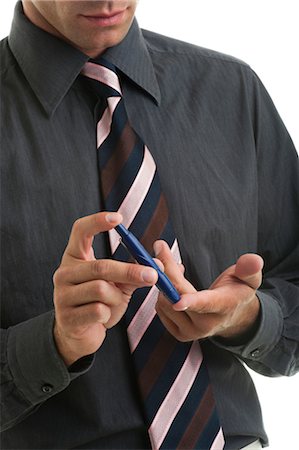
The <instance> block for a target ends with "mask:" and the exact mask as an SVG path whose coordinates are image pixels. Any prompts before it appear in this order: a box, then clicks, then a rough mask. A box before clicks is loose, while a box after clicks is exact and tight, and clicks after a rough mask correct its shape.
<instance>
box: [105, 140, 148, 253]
mask: <svg viewBox="0 0 299 450" xmlns="http://www.w3.org/2000/svg"><path fill="white" fill-rule="evenodd" d="M155 171H156V164H155V162H154V160H153V157H152V155H151V154H150V152H149V150H148V149H147V147H145V153H144V159H143V162H142V165H141V167H140V170H139V172H138V174H137V176H136V178H135V180H134V182H133V184H132V186H131V188H130V190H129V191H128V193H127V195H126V198H125V199H124V201H123V202H122V204H121V206H120V208H119V210H118V212H120V213H121V214H122V215H123V222H122V223H123V225H124V226H125V227H127V228H128V227H129V226H130V225H131V223H132V222H133V220H134V218H135V216H136V214H137V212H138V211H139V209H140V207H141V205H142V203H143V201H144V199H145V197H146V195H147V193H148V190H149V188H150V185H151V183H152V180H153V178H154V175H155ZM109 237H110V245H111V252H112V254H114V253H115V251H116V249H117V247H118V245H119V235H118V234H117V232H116V231H115V230H114V229H113V230H110V231H109Z"/></svg>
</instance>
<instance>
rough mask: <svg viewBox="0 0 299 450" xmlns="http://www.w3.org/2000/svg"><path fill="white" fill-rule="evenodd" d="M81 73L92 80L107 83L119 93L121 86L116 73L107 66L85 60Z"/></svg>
mask: <svg viewBox="0 0 299 450" xmlns="http://www.w3.org/2000/svg"><path fill="white" fill-rule="evenodd" d="M81 73H82V74H83V75H85V76H86V77H89V78H92V79H93V80H97V81H100V82H101V83H104V84H107V86H110V87H112V88H113V89H115V90H116V91H117V92H119V93H120V94H121V87H120V84H119V79H118V76H117V74H116V73H115V72H113V71H112V70H110V69H107V67H104V66H101V65H99V64H94V63H91V62H87V63H86V64H85V65H84V67H83V70H82V72H81Z"/></svg>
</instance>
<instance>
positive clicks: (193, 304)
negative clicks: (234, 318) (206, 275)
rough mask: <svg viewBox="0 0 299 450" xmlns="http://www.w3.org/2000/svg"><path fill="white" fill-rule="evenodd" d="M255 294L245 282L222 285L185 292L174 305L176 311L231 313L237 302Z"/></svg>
mask: <svg viewBox="0 0 299 450" xmlns="http://www.w3.org/2000/svg"><path fill="white" fill-rule="evenodd" d="M252 296H253V290H252V288H251V287H249V286H248V285H246V284H245V283H244V284H242V283H236V284H235V285H233V284H229V285H227V286H221V287H218V288H216V289H207V290H203V291H198V292H195V293H191V294H184V295H182V297H181V300H180V301H179V302H178V303H176V304H174V305H173V309H174V310H175V311H187V312H188V313H191V312H195V313H199V314H220V315H224V314H229V313H230V311H231V310H232V308H233V307H234V305H235V304H236V303H238V302H239V301H240V299H243V301H244V302H245V301H246V300H247V299H249V298H251V297H252Z"/></svg>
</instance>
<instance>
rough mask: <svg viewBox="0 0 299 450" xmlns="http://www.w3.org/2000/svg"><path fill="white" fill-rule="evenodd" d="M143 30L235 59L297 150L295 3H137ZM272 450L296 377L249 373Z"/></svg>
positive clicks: (292, 414) (287, 441) (296, 396)
mask: <svg viewBox="0 0 299 450" xmlns="http://www.w3.org/2000/svg"><path fill="white" fill-rule="evenodd" d="M13 8H14V0H0V38H3V37H5V36H6V35H7V34H8V33H9V29H10V22H11V18H12V14H13ZM137 18H138V21H139V24H140V26H141V27H143V28H147V29H150V30H152V31H156V32H158V33H161V34H166V35H169V36H172V37H175V38H177V39H181V40H185V41H189V42H192V43H194V44H197V45H200V46H203V47H208V48H212V49H214V50H218V51H221V52H223V53H228V54H231V55H233V56H236V57H238V58H240V59H242V60H244V61H246V62H247V63H249V64H250V65H251V67H252V68H253V69H254V70H255V71H256V72H257V74H258V75H259V76H260V78H261V79H262V81H263V83H264V84H265V86H266V88H267V90H268V91H269V93H270V95H271V97H272V99H273V100H274V103H275V104H276V107H277V109H278V111H279V112H280V115H281V116H282V118H283V120H284V123H285V124H286V126H287V128H288V130H289V132H290V134H291V136H292V138H293V141H294V143H295V146H296V147H297V150H298V149H299V127H298V124H299V113H298V108H299V106H298V105H299V88H298V83H299V64H298V57H299V25H298V1H297V0H205V1H202V0H185V1H182V0H140V2H139V6H138V10H137ZM253 378H254V381H255V384H256V387H257V390H258V393H259V396H260V400H261V403H262V409H263V413H264V422H265V426H266V430H267V432H268V435H269V438H270V450H298V449H299V438H298V433H297V428H298V427H299V413H298V410H299V407H298V404H299V375H296V376H294V377H291V378H275V379H273V378H266V377H262V376H260V375H257V374H253Z"/></svg>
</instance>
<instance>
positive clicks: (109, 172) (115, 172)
mask: <svg viewBox="0 0 299 450" xmlns="http://www.w3.org/2000/svg"><path fill="white" fill-rule="evenodd" d="M135 142H136V134H135V133H134V131H133V129H132V128H131V126H130V124H129V122H127V123H126V125H125V128H124V129H123V131H122V133H121V135H120V137H119V141H118V143H117V146H116V148H115V150H114V152H113V154H112V156H111V158H110V159H109V161H108V162H107V164H106V166H105V167H104V168H103V169H102V170H101V180H102V188H103V195H104V198H107V197H108V195H109V193H110V191H111V189H112V188H113V186H114V184H115V183H116V180H117V177H118V176H119V174H120V172H121V170H122V168H123V166H124V164H125V163H126V161H127V160H128V158H129V156H130V154H131V152H132V150H133V148H134V146H135ZM99 151H101V148H100V150H99Z"/></svg>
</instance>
